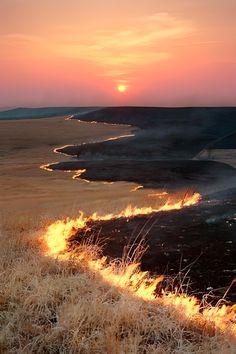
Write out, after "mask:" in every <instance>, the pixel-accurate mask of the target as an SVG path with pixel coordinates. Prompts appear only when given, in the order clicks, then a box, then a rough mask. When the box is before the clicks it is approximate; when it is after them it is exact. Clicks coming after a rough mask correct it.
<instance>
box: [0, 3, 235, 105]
mask: <svg viewBox="0 0 236 354" xmlns="http://www.w3.org/2000/svg"><path fill="white" fill-rule="evenodd" d="M235 13H236V1H235V0H224V1H222V0H119V1H117V0H40V1H37V0H0V82H1V85H0V108H9V107H17V106H21V107H22V106H24V107H26V106H29V107H39V106H98V105H101V106H104V105H147V106H214V105H216V106H228V105H229V106H232V105H236V24H235Z"/></svg>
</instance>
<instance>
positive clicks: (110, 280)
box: [43, 193, 236, 336]
mask: <svg viewBox="0 0 236 354" xmlns="http://www.w3.org/2000/svg"><path fill="white" fill-rule="evenodd" d="M200 200H201V196H200V194H198V193H194V194H192V195H186V196H185V198H184V199H181V200H177V201H171V199H169V200H168V201H167V202H166V203H165V204H164V205H163V206H161V207H159V208H158V209H153V208H152V207H144V208H136V207H131V206H128V207H127V208H126V209H125V210H122V211H121V212H120V213H118V214H107V215H103V216H99V215H98V214H96V213H95V214H93V215H91V216H89V217H86V216H84V215H83V213H81V214H80V216H79V217H78V218H77V219H74V220H73V219H66V220H58V221H56V222H54V223H53V224H51V225H50V226H49V227H48V228H47V230H46V233H45V234H44V235H43V241H44V243H45V244H46V248H47V249H46V251H45V253H46V254H47V255H48V256H51V257H55V258H59V259H62V260H63V259H64V260H69V259H70V258H71V256H72V255H73V260H74V257H75V259H76V260H77V261H78V262H80V264H83V265H84V266H85V267H87V269H89V271H90V272H92V273H93V274H95V275H97V276H98V277H100V278H101V279H102V280H103V281H104V282H106V283H107V284H109V285H110V286H113V287H116V288H118V289H121V290H122V291H126V292H128V293H129V294H131V295H132V296H135V297H137V298H140V299H142V300H144V301H151V302H152V303H154V304H155V303H156V304H157V305H160V304H162V305H163V306H165V307H166V308H167V309H169V310H170V311H171V312H174V313H175V314H176V316H177V317H178V318H179V319H180V320H181V321H182V320H183V321H186V320H188V321H191V323H192V324H193V325H196V326H198V327H201V328H203V329H207V328H208V329H209V332H210V331H212V328H213V330H214V331H215V330H219V331H222V332H224V331H226V329H227V333H230V334H232V335H234V336H235V335H236V322H235V321H236V318H235V317H236V308H235V306H232V307H230V306H225V305H223V306H222V307H209V308H208V307H205V308H202V307H201V305H200V303H199V302H198V300H197V299H196V298H195V297H193V296H188V295H186V294H182V295H181V294H178V293H169V292H168V293H167V292H165V290H164V289H163V290H162V295H161V296H157V295H156V293H155V291H156V288H157V286H161V282H162V280H163V277H162V276H158V277H150V275H149V273H148V272H142V271H140V268H139V264H136V263H130V264H126V265H124V264H123V263H120V264H117V263H114V262H108V261H107V258H106V257H100V258H96V257H94V256H92V255H91V254H90V253H89V252H88V251H87V252H86V251H82V252H81V253H79V254H77V255H76V254H74V252H73V253H71V251H70V250H69V249H68V240H69V239H70V237H71V236H73V234H74V233H75V231H78V230H82V229H83V230H84V229H85V230H86V229H89V223H90V222H91V221H98V220H100V221H102V220H103V221H105V220H112V219H117V218H130V217H133V216H137V215H147V214H150V213H153V212H161V211H167V210H178V209H181V208H183V207H188V206H191V205H195V204H197V203H198V202H199V201H200Z"/></svg>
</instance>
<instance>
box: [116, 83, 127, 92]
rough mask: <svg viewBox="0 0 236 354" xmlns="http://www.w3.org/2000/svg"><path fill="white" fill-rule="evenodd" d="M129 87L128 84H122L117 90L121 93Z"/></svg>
mask: <svg viewBox="0 0 236 354" xmlns="http://www.w3.org/2000/svg"><path fill="white" fill-rule="evenodd" d="M127 89H128V85H124V84H120V85H118V86H117V90H118V91H119V92H121V93H123V92H125V91H126V90H127Z"/></svg>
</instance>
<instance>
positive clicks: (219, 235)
mask: <svg viewBox="0 0 236 354" xmlns="http://www.w3.org/2000/svg"><path fill="white" fill-rule="evenodd" d="M90 227H91V231H86V232H85V231H80V232H79V233H77V234H75V236H74V237H73V238H72V239H71V245H73V246H74V245H75V244H76V243H77V242H81V241H84V240H86V239H87V238H92V239H93V235H97V234H99V238H98V239H99V240H100V242H101V244H102V245H103V253H104V254H105V255H108V256H109V257H110V258H111V259H114V258H121V257H122V255H123V254H124V251H125V253H126V252H127V245H131V244H133V243H135V244H136V245H137V244H138V243H139V241H140V240H141V239H142V238H143V237H144V238H145V245H146V246H147V250H146V252H145V254H144V255H143V257H142V259H141V268H142V269H143V270H148V271H150V272H151V273H155V274H164V275H166V280H165V285H166V286H167V288H169V289H170V288H172V287H173V284H174V285H176V286H179V285H180V283H181V282H183V283H184V284H185V285H187V284H188V292H189V293H194V295H196V296H198V297H199V298H202V296H203V295H204V294H206V293H209V296H208V301H211V302H213V303H215V302H216V301H217V300H218V299H220V298H221V297H222V296H223V295H224V293H225V291H226V290H227V288H228V286H229V285H230V284H231V282H232V281H233V279H234V278H235V277H236V237H235V235H236V189H234V190H231V191H228V192H227V193H218V194H216V195H211V196H209V197H208V198H205V199H204V200H203V201H202V202H201V203H200V204H199V205H196V206H194V207H189V208H185V209H182V210H178V211H169V212H160V213H153V214H152V215H148V216H139V217H134V218H130V219H126V218H123V219H117V220H111V221H105V222H93V223H91V225H90ZM173 276H176V278H175V281H174V283H173V280H172V279H173ZM184 276H186V277H185V279H184ZM181 279H182V281H181ZM183 279H184V281H183ZM183 289H185V287H183ZM226 298H227V300H229V301H232V302H235V301H236V286H232V288H231V290H230V291H229V293H228V295H227V297H226Z"/></svg>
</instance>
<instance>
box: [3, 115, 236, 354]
mask: <svg viewBox="0 0 236 354" xmlns="http://www.w3.org/2000/svg"><path fill="white" fill-rule="evenodd" d="M0 124H1V127H0V138H1V156H0V164H1V173H0V182H1V200H0V206H1V214H0V276H1V280H0V281H1V288H0V352H1V353H17V354H18V353H84V354H90V353H91V354H93V353H94V354H95V353H96V354H100V353H101V354H113V353H114V354H132V353H140V354H143V353H147V354H149V353H150V354H151V353H153V354H154V353H155V354H164V353H179V354H180V353H181V354H182V353H186V354H189V353H206V354H208V353H216V354H217V353H219V354H221V353H226V354H234V353H235V352H236V344H235V343H236V342H235V324H234V322H233V320H234V317H235V316H233V312H234V309H232V308H230V310H227V309H225V308H223V310H222V309H219V308H218V309H214V308H213V309H212V308H207V307H205V313H204V309H203V308H200V307H199V305H198V304H197V303H196V301H195V300H194V299H193V298H189V297H187V296H186V295H183V294H182V295H181V294H178V293H177V294H166V293H165V292H163V293H162V296H159V297H158V298H155V296H153V295H152V294H149V296H148V297H147V296H140V295H139V296H137V294H140V292H139V291H137V290H140V289H141V288H142V286H143V283H142V279H144V278H145V279H146V280H147V281H149V282H152V280H151V279H150V278H148V275H145V276H144V275H143V274H141V273H139V271H138V269H137V267H134V268H132V267H133V265H132V264H131V265H130V264H127V263H122V262H115V263H112V264H104V265H103V266H102V267H101V262H100V260H101V258H100V257H101V254H102V252H101V250H100V249H99V247H98V246H91V244H86V245H83V246H80V249H77V251H76V253H74V252H72V253H70V254H69V255H68V254H67V257H58V255H57V254H55V255H54V256H52V255H50V254H48V252H47V235H48V234H47V232H48V231H47V227H48V225H50V224H51V223H52V222H54V221H55V220H56V219H57V218H58V217H59V216H60V217H61V216H62V215H64V216H71V217H72V216H75V215H78V209H80V208H81V207H82V206H83V207H84V209H85V211H86V212H87V213H89V212H91V211H95V210H98V207H99V208H100V209H99V210H101V209H103V208H104V209H106V208H109V210H110V209H111V207H113V206H111V204H112V203H111V200H112V199H113V200H114V199H115V200H116V198H117V197H118V196H119V200H121V205H122V204H123V205H126V204H127V203H126V202H127V201H130V199H131V195H132V196H133V195H137V196H136V197H135V196H134V199H135V198H136V199H137V201H138V198H141V197H142V195H141V197H138V195H139V194H138V193H131V194H130V189H131V187H132V186H131V185H130V184H123V185H122V188H121V187H120V185H119V184H117V185H116V184H115V185H111V186H109V188H108V186H106V185H102V186H101V185H100V184H99V185H97V184H83V183H82V182H81V183H82V184H80V182H79V181H72V180H71V178H70V176H68V174H65V173H63V172H54V173H52V174H50V173H47V172H45V171H42V170H40V169H39V168H38V167H39V165H40V164H41V163H46V162H51V161H53V160H54V159H55V154H53V153H52V149H53V148H55V147H58V145H59V146H60V145H62V144H67V143H77V142H78V143H79V142H81V141H83V140H86V141H89V139H92V138H93V139H96V138H97V137H98V136H99V137H100V136H103V138H107V137H109V136H116V135H117V133H118V134H120V133H123V132H124V127H109V126H108V125H105V126H103V125H94V126H92V128H91V126H89V130H88V124H87V123H84V124H83V123H81V124H80V125H78V123H77V122H65V121H64V120H62V119H61V118H55V119H54V118H51V119H50V120H47V119H45V120H42V121H40V120H34V122H31V121H28V123H25V122H24V121H21V122H19V123H18V122H17V124H18V129H14V130H13V126H15V124H16V122H13V121H11V122H0ZM68 124H69V125H68ZM75 127H76V129H78V130H76V129H75ZM77 127H78V128H77ZM54 128H55V131H56V132H57V133H56V134H57V135H55V134H54ZM53 137H54V140H52V138H53ZM62 137H63V138H62ZM78 137H79V141H78ZM56 159H57V160H59V159H60V155H56ZM63 159H65V157H63ZM140 193H141V192H140ZM141 199H142V198H141ZM141 199H140V201H141ZM113 204H114V203H113ZM115 204H117V203H115ZM121 205H118V204H117V205H114V209H115V208H119V209H120V206H121ZM62 224H63V225H65V226H67V224H66V223H65V222H62ZM43 236H44V237H43ZM57 236H58V238H60V237H62V236H63V232H62V233H60V232H58V233H57ZM42 237H43V238H42ZM81 254H83V255H84V256H83V257H81ZM130 266H131V268H130ZM130 269H133V273H132V272H130ZM107 275H109V277H108V276H107ZM133 276H137V277H138V279H139V283H137V282H136V283H134V282H133V279H134V277H133ZM137 277H136V279H137ZM143 277H144V278H143ZM117 279H118V280H117ZM120 279H121V280H122V282H120ZM124 279H125V281H124ZM146 280H145V281H146Z"/></svg>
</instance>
